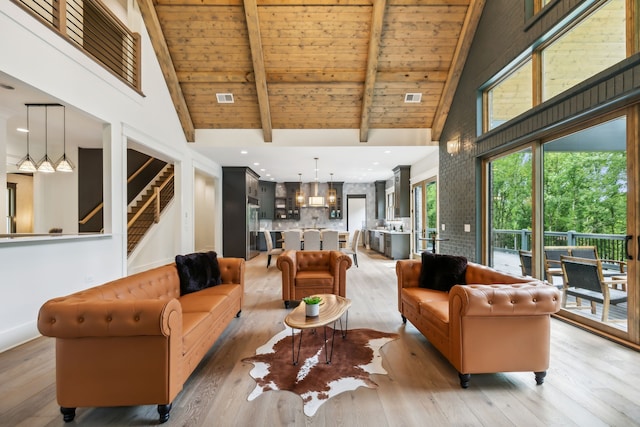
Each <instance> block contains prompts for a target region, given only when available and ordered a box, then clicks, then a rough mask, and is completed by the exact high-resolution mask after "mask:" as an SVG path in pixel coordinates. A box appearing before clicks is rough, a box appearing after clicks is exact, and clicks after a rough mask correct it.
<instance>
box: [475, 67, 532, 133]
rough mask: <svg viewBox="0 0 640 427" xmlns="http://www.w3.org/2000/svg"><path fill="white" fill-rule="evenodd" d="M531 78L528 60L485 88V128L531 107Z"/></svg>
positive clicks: (495, 125)
mask: <svg viewBox="0 0 640 427" xmlns="http://www.w3.org/2000/svg"><path fill="white" fill-rule="evenodd" d="M531 80H532V68H531V60H528V61H526V62H525V63H524V64H522V65H520V66H519V67H517V68H516V69H515V70H513V71H512V72H511V73H510V74H509V75H507V76H506V77H505V78H504V79H502V80H501V81H499V82H498V83H497V84H496V85H495V86H493V87H491V88H490V89H489V90H487V92H486V96H487V100H486V102H487V106H488V110H487V115H488V123H487V126H486V127H487V130H491V129H493V128H495V127H497V126H500V125H501V124H502V123H504V122H506V121H507V120H509V119H512V118H514V117H516V116H517V115H518V114H521V113H524V112H525V111H527V110H529V109H531V107H533V91H532V89H531Z"/></svg>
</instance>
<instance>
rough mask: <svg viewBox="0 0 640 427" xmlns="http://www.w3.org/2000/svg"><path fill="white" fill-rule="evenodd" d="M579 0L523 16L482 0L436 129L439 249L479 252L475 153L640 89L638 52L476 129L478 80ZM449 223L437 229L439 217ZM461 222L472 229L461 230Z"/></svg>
mask: <svg viewBox="0 0 640 427" xmlns="http://www.w3.org/2000/svg"><path fill="white" fill-rule="evenodd" d="M582 3H583V1H579V0H563V1H560V2H556V3H553V4H552V7H550V8H548V10H546V12H545V13H544V14H541V15H539V16H536V17H534V18H531V19H529V20H528V21H527V20H526V19H525V9H524V4H523V2H521V1H513V0H491V1H487V2H486V5H485V8H484V11H483V13H482V17H481V19H480V22H479V25H478V29H477V31H476V35H475V37H474V40H473V44H472V46H471V50H470V52H469V56H468V58H467V61H466V64H465V68H464V71H463V73H462V76H461V79H460V82H459V85H458V88H457V91H456V94H455V96H454V99H453V103H452V105H451V109H450V112H449V115H448V118H447V121H446V123H445V126H444V128H443V131H442V134H441V137H440V176H439V180H440V182H439V186H440V188H439V198H440V224H439V225H438V228H439V234H440V236H439V237H443V238H446V239H449V240H448V241H443V242H441V244H440V251H441V252H442V253H450V254H457V255H463V256H466V257H468V258H469V259H471V260H475V261H481V260H480V253H479V248H480V239H481V238H482V236H481V230H480V225H481V224H480V206H481V205H480V203H481V200H480V179H481V171H480V161H481V159H482V158H483V157H484V156H487V155H489V154H491V153H497V152H499V151H500V150H503V149H506V148H508V146H510V145H514V144H519V143H522V142H525V141H529V140H533V139H535V138H539V137H541V136H544V134H545V133H549V132H551V131H556V130H559V129H561V128H562V127H566V126H568V125H569V124H573V123H576V122H578V121H579V120H583V119H586V118H588V117H589V116H592V115H595V114H603V113H605V112H607V111H610V110H613V109H616V108H619V107H621V106H623V105H625V104H630V103H632V102H634V101H635V100H636V99H637V98H638V97H639V88H640V56H639V55H635V56H633V57H631V58H628V59H626V60H625V61H622V62H621V63H619V64H617V65H616V66H614V67H611V68H610V69H608V70H605V71H603V72H602V73H600V74H598V75H596V76H594V77H592V78H591V79H589V80H587V81H586V82H583V83H581V84H580V85H578V86H577V87H575V88H573V89H571V90H570V91H568V92H565V93H562V94H560V95H558V96H556V97H554V98H552V99H550V100H548V101H547V102H545V103H543V104H541V105H539V106H537V107H536V108H534V109H532V110H530V111H528V112H526V113H524V114H522V115H520V116H518V117H517V118H515V119H513V120H511V121H509V122H508V123H506V124H505V125H502V126H500V127H498V128H496V129H494V130H492V131H491V132H489V133H487V134H485V135H482V136H480V137H479V136H478V135H477V133H478V123H479V120H480V114H481V109H480V103H479V88H480V87H481V86H482V85H483V84H484V83H486V82H487V81H488V80H489V79H490V78H491V77H493V76H494V75H495V74H496V73H497V72H499V71H500V70H502V69H503V68H504V67H505V66H507V65H508V64H509V63H511V62H512V61H514V60H515V59H516V58H517V57H518V56H519V55H520V54H522V52H524V51H525V49H527V48H529V47H530V46H531V45H532V44H534V43H535V42H536V41H537V40H538V39H539V38H540V36H541V35H542V34H544V33H545V32H547V31H548V30H549V29H551V28H552V27H553V26H554V25H555V24H556V23H557V22H559V21H560V20H562V19H563V18H564V17H566V16H567V15H568V14H570V13H571V12H572V11H573V10H575V8H576V7H578V6H580V5H581V4H582ZM456 137H460V141H461V151H460V153H458V154H454V155H449V154H448V153H447V150H446V142H447V141H448V140H450V139H453V138H456ZM443 223H444V224H445V226H446V229H445V231H442V229H441V224H443ZM464 224H470V225H471V232H470V233H466V232H464Z"/></svg>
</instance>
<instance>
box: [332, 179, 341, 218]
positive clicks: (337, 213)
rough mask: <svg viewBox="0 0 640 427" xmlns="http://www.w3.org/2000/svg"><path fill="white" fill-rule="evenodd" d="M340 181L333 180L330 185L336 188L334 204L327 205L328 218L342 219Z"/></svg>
mask: <svg viewBox="0 0 640 427" xmlns="http://www.w3.org/2000/svg"><path fill="white" fill-rule="evenodd" d="M342 184H343V183H342V182H333V183H331V186H332V187H333V188H335V189H336V204H335V205H330V206H329V219H342V212H343V211H344V209H342Z"/></svg>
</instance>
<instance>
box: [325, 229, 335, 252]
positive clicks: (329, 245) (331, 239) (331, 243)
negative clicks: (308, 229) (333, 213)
mask: <svg viewBox="0 0 640 427" xmlns="http://www.w3.org/2000/svg"><path fill="white" fill-rule="evenodd" d="M338 249H339V245H338V230H323V231H322V250H323V251H337V250H338Z"/></svg>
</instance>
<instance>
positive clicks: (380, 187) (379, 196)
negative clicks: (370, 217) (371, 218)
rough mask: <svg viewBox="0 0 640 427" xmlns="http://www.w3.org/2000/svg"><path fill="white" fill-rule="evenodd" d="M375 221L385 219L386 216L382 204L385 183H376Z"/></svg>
mask: <svg viewBox="0 0 640 427" xmlns="http://www.w3.org/2000/svg"><path fill="white" fill-rule="evenodd" d="M375 185H376V219H385V217H386V216H387V214H386V213H385V206H384V202H385V199H386V196H387V194H386V192H387V182H386V181H376V183H375Z"/></svg>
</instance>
